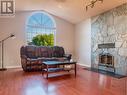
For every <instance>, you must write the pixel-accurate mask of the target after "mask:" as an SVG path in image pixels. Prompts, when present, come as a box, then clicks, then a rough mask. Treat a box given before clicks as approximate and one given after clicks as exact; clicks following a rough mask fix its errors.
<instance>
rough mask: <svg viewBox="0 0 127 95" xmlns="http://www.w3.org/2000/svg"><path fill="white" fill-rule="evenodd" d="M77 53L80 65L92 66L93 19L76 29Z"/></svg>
mask: <svg viewBox="0 0 127 95" xmlns="http://www.w3.org/2000/svg"><path fill="white" fill-rule="evenodd" d="M75 29H76V31H75V51H76V59H77V60H78V63H79V64H81V65H84V66H87V67H90V66H91V19H87V20H85V21H83V22H81V23H79V24H77V25H76V27H75Z"/></svg>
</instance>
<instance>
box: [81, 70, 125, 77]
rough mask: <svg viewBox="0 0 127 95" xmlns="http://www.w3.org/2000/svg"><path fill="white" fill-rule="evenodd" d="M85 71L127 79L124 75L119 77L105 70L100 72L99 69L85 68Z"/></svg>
mask: <svg viewBox="0 0 127 95" xmlns="http://www.w3.org/2000/svg"><path fill="white" fill-rule="evenodd" d="M83 69H84V70H88V71H92V72H96V73H100V74H104V75H108V76H111V77H114V78H118V79H120V78H125V77H127V76H124V75H119V74H115V73H113V72H108V71H104V70H98V69H95V68H83Z"/></svg>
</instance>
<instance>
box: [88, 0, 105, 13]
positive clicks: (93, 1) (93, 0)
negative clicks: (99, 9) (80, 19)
mask: <svg viewBox="0 0 127 95" xmlns="http://www.w3.org/2000/svg"><path fill="white" fill-rule="evenodd" d="M97 2H101V3H103V0H90V4H88V5H86V11H87V10H88V8H89V7H91V8H93V7H94V6H95V4H96V3H97Z"/></svg>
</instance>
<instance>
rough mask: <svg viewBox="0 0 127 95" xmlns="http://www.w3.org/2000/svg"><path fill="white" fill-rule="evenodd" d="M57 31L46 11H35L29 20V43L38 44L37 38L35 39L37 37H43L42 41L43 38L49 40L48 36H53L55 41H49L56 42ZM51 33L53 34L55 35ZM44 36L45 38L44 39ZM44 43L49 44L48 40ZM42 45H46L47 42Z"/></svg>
mask: <svg viewBox="0 0 127 95" xmlns="http://www.w3.org/2000/svg"><path fill="white" fill-rule="evenodd" d="M55 31H56V27H55V24H54V22H53V20H52V19H51V17H50V16H49V15H47V14H46V13H35V14H33V15H32V16H31V17H30V18H29V21H28V23H27V42H28V44H34V45H36V44H35V43H36V42H35V40H33V39H35V38H36V39H40V38H42V39H41V41H42V40H43V41H47V39H48V40H49V38H48V37H53V41H48V42H53V43H54V34H55V33H54V32H55ZM50 34H52V35H53V36H52V35H50ZM38 35H39V36H38ZM40 35H41V37H40ZM39 37H40V38H39ZM43 37H44V38H45V39H43ZM43 41H42V42H43ZM44 43H46V45H47V42H44ZM50 44H51V43H49V45H50ZM39 45H40V44H39ZM41 45H45V44H41Z"/></svg>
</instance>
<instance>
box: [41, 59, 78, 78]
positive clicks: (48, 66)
mask: <svg viewBox="0 0 127 95" xmlns="http://www.w3.org/2000/svg"><path fill="white" fill-rule="evenodd" d="M76 63H77V62H75V61H44V62H43V63H42V64H44V65H45V66H46V68H45V69H43V70H42V74H44V72H46V78H47V79H48V74H49V72H58V71H68V70H66V69H65V68H64V66H65V65H74V68H73V70H74V71H75V77H76V72H77V70H76ZM60 65H62V66H63V68H61V67H60ZM51 66H57V68H51ZM71 70H72V69H71Z"/></svg>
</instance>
